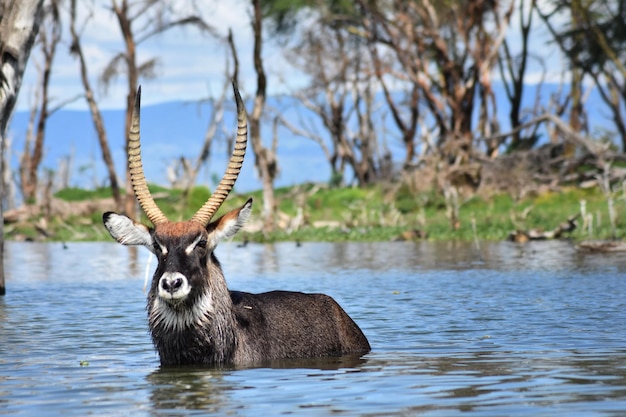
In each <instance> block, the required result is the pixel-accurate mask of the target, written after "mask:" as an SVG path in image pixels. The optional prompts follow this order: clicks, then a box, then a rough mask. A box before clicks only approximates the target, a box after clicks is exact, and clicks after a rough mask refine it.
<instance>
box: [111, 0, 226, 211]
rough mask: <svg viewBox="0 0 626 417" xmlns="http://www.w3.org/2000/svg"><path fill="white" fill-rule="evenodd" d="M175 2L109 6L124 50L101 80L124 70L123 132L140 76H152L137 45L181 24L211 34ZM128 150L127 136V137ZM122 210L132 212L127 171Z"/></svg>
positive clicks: (146, 0)
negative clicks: (124, 102) (180, 10)
mask: <svg viewBox="0 0 626 417" xmlns="http://www.w3.org/2000/svg"><path fill="white" fill-rule="evenodd" d="M175 4H176V2H174V1H166V0H163V1H154V0H136V1H133V0H119V1H118V0H111V9H112V11H113V13H114V14H115V17H116V18H117V22H118V24H119V28H120V31H121V33H122V38H123V40H124V50H123V51H120V52H119V53H118V54H116V55H115V56H114V57H113V58H112V59H111V61H110V62H109V64H108V65H107V67H106V68H105V70H104V72H103V74H102V77H101V80H102V82H103V84H104V85H105V87H106V86H108V85H109V84H110V83H111V82H112V81H113V80H114V79H115V78H116V77H117V76H118V75H119V74H121V73H124V74H125V76H126V84H127V88H128V95H127V101H126V123H125V126H124V132H128V130H129V128H130V117H131V112H132V108H133V103H134V102H135V94H136V91H137V87H138V84H139V78H140V77H143V78H151V77H154V76H155V72H154V70H155V67H156V66H157V64H158V61H157V59H156V58H151V59H148V60H146V61H144V62H140V61H139V60H138V57H137V47H138V46H139V45H141V44H142V43H143V42H145V41H147V40H149V39H151V38H153V37H155V36H157V35H159V34H162V33H164V32H166V31H167V30H169V29H172V28H175V27H180V26H194V27H196V28H198V29H200V30H201V31H203V32H209V33H214V31H213V29H212V28H211V27H210V26H209V25H208V24H206V23H205V22H204V20H202V18H200V17H199V16H198V15H194V14H191V15H186V16H182V17H180V16H178V15H177V13H176V11H175V10H174V5H175ZM126 149H128V137H126ZM124 212H125V213H126V214H127V215H128V216H131V217H132V216H134V213H135V195H134V192H133V189H132V186H131V183H130V172H129V170H128V169H127V170H126V201H125V203H124Z"/></svg>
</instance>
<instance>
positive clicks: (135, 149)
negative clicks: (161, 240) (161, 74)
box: [128, 86, 169, 226]
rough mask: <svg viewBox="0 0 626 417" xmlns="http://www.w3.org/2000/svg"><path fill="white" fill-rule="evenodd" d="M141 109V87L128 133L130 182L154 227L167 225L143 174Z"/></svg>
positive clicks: (166, 220) (165, 218) (138, 90)
mask: <svg viewBox="0 0 626 417" xmlns="http://www.w3.org/2000/svg"><path fill="white" fill-rule="evenodd" d="M140 107H141V86H139V88H138V89H137V96H136V97H135V107H133V113H132V115H131V119H130V130H129V131H128V171H129V173H130V182H131V184H132V186H133V190H134V191H135V196H137V201H139V205H140V206H141V209H142V210H143V212H144V213H146V216H147V217H148V219H150V221H151V222H152V224H153V225H155V226H156V225H157V224H159V223H166V222H168V221H169V220H168V219H167V217H165V214H163V212H162V211H161V209H159V207H157V205H156V203H155V202H154V199H153V198H152V195H151V194H150V190H148V183H147V182H146V176H145V175H144V173H143V164H142V162H141V144H140V143H139V137H140V135H139V118H140Z"/></svg>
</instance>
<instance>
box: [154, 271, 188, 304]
mask: <svg viewBox="0 0 626 417" xmlns="http://www.w3.org/2000/svg"><path fill="white" fill-rule="evenodd" d="M190 292H191V286H190V285H189V280H188V279H187V277H186V276H184V275H183V274H181V273H180V272H166V273H164V274H163V275H161V278H160V279H159V292H158V294H159V297H160V298H161V299H163V300H165V301H167V302H170V303H174V304H176V303H179V302H181V301H182V300H184V299H185V297H187V295H189V293H190Z"/></svg>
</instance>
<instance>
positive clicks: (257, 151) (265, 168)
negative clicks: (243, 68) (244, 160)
mask: <svg viewBox="0 0 626 417" xmlns="http://www.w3.org/2000/svg"><path fill="white" fill-rule="evenodd" d="M252 6H253V7H254V17H253V22H252V28H253V32H254V56H253V59H254V69H255V71H256V73H257V91H256V97H255V99H254V108H253V109H252V114H251V117H250V141H251V142H252V149H253V151H254V157H255V164H256V168H257V171H258V173H259V177H261V181H262V182H263V230H264V232H266V233H267V232H271V231H273V230H274V211H275V206H276V205H275V201H274V178H275V177H276V173H277V164H276V155H275V152H274V150H273V149H267V148H265V147H264V146H263V142H262V141H261V115H262V114H263V109H264V107H265V98H266V90H267V78H266V76H265V70H264V68H263V58H262V56H261V47H262V43H263V39H262V36H263V26H262V22H263V16H262V13H261V0H252Z"/></svg>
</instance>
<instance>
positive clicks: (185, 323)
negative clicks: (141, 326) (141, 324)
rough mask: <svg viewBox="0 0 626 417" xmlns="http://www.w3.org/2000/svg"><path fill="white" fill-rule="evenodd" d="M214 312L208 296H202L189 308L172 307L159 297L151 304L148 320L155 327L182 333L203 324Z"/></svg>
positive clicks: (210, 298)
mask: <svg viewBox="0 0 626 417" xmlns="http://www.w3.org/2000/svg"><path fill="white" fill-rule="evenodd" d="M214 312H215V307H214V303H213V300H212V297H211V296H210V295H208V294H203V295H202V296H201V297H200V298H199V299H198V300H197V301H196V302H195V303H194V304H193V306H192V307H191V308H186V307H185V306H173V305H171V304H170V303H168V302H167V301H165V300H163V299H161V297H156V298H155V299H154V301H153V304H152V310H151V312H150V320H151V321H152V323H153V324H154V325H156V326H163V327H165V328H166V329H168V330H173V331H182V330H184V329H186V328H188V327H191V326H194V325H201V324H202V323H205V322H206V321H207V320H208V319H209V318H210V317H211V316H212V315H213V314H214Z"/></svg>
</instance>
